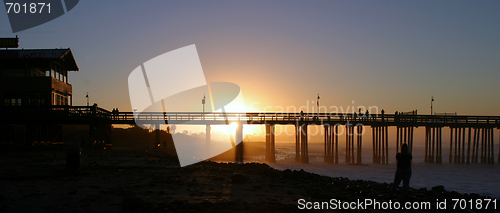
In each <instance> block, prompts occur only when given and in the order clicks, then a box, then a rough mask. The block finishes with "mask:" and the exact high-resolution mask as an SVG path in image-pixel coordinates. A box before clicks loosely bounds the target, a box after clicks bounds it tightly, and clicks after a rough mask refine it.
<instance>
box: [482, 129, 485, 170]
mask: <svg viewBox="0 0 500 213" xmlns="http://www.w3.org/2000/svg"><path fill="white" fill-rule="evenodd" d="M484 132H485V131H484V128H481V163H484V138H485V137H484V135H485V133H484Z"/></svg>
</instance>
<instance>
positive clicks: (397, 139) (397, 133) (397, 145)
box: [396, 126, 401, 153]
mask: <svg viewBox="0 0 500 213" xmlns="http://www.w3.org/2000/svg"><path fill="white" fill-rule="evenodd" d="M399 136H400V134H399V126H397V127H396V153H398V152H399V143H400V141H401V140H400V139H399Z"/></svg>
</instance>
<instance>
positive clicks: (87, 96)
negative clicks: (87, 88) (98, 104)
mask: <svg viewBox="0 0 500 213" xmlns="http://www.w3.org/2000/svg"><path fill="white" fill-rule="evenodd" d="M85 98H87V106H89V92H87V95H86V96H85Z"/></svg>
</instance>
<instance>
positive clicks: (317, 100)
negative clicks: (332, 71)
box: [316, 93, 320, 120]
mask: <svg viewBox="0 0 500 213" xmlns="http://www.w3.org/2000/svg"><path fill="white" fill-rule="evenodd" d="M319 99H320V98H319V93H318V98H317V99H316V106H317V108H318V116H317V118H318V120H319Z"/></svg>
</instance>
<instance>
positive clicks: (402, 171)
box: [389, 144, 412, 198]
mask: <svg viewBox="0 0 500 213" xmlns="http://www.w3.org/2000/svg"><path fill="white" fill-rule="evenodd" d="M411 160H412V155H411V154H410V152H409V150H408V144H403V145H401V152H400V153H398V154H396V161H397V169H396V175H395V176H394V183H393V185H392V188H391V191H390V193H389V197H393V196H394V195H395V194H396V189H397V188H398V186H399V184H400V183H401V180H402V181H403V193H402V195H403V198H406V196H408V189H409V188H410V178H411Z"/></svg>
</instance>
